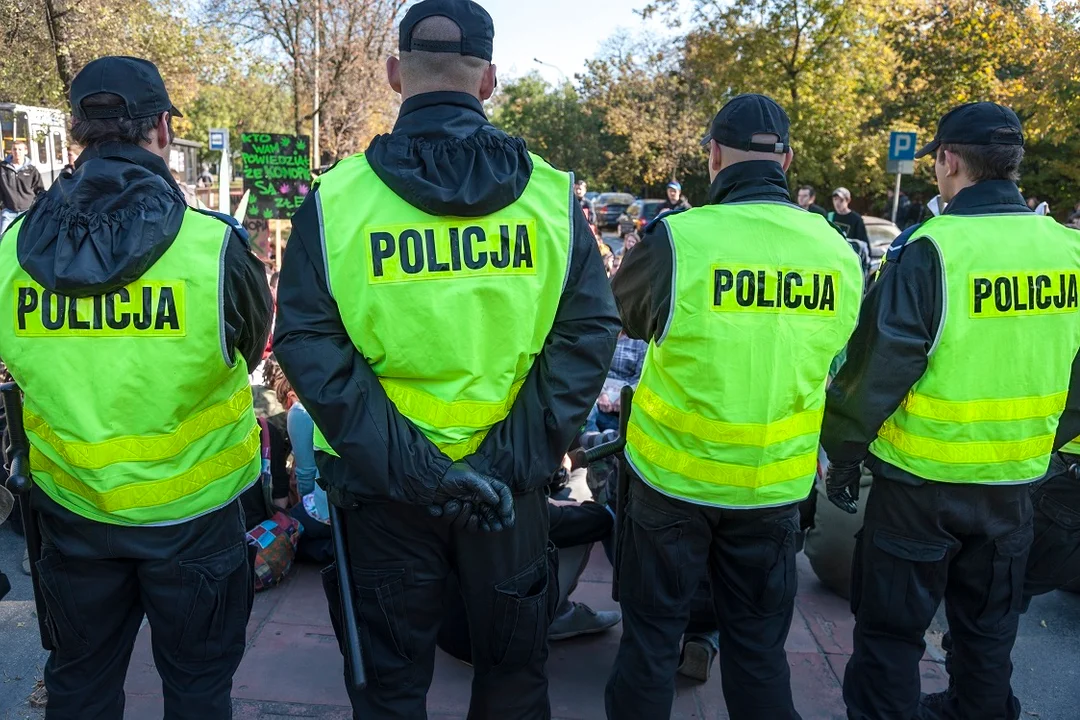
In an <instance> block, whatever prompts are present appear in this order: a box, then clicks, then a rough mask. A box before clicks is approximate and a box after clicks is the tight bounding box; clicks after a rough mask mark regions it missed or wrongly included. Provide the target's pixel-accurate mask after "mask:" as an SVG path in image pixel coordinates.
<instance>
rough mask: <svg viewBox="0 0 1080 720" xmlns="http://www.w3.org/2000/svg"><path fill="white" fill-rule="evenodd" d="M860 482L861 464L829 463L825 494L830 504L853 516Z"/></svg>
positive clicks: (856, 507)
mask: <svg viewBox="0 0 1080 720" xmlns="http://www.w3.org/2000/svg"><path fill="white" fill-rule="evenodd" d="M861 480H862V468H861V463H858V462H854V463H851V462H849V463H831V464H830V465H829V471H828V472H827V473H825V494H826V495H828V496H829V500H830V501H832V504H833V505H835V506H836V507H838V508H840V509H841V510H843V511H844V512H846V513H848V514H850V515H854V514H855V513H856V511H857V509H858V506H857V505H856V503H857V502H858V500H859V483H860V481H861Z"/></svg>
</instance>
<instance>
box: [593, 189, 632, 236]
mask: <svg viewBox="0 0 1080 720" xmlns="http://www.w3.org/2000/svg"><path fill="white" fill-rule="evenodd" d="M633 203H634V196H633V195H631V194H629V193H600V196H599V197H598V198H596V200H594V201H593V212H594V213H595V214H596V226H597V227H598V228H600V229H601V230H603V229H605V228H612V227H616V226H617V225H618V224H619V216H620V215H622V214H623V213H624V212H626V208H628V207H630V206H631V205H632V204H633Z"/></svg>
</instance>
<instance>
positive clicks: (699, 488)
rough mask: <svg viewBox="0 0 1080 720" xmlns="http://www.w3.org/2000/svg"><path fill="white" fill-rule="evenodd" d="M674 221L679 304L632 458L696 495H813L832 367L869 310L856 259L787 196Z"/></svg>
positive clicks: (645, 471) (703, 499) (635, 428)
mask: <svg viewBox="0 0 1080 720" xmlns="http://www.w3.org/2000/svg"><path fill="white" fill-rule="evenodd" d="M664 222H666V224H667V227H668V231H669V235H670V237H671V242H672V247H673V250H674V258H675V267H674V277H675V287H674V288H673V297H672V314H671V318H670V320H669V322H668V327H667V330H666V334H665V335H664V337H663V338H662V339H661V341H660V343H657V342H656V341H653V342H652V343H651V344H650V346H649V351H648V354H647V356H646V359H645V367H644V370H643V372H642V378H641V382H640V384H639V385H638V390H637V394H636V395H635V397H634V404H633V409H632V412H631V416H630V428H629V430H628V433H627V458H628V460H629V461H630V462H631V464H632V465H633V466H634V468H635V470H636V471H637V472H638V473H639V474H640V475H641V476H642V477H643V478H644V479H645V480H646V481H647V482H648V483H649V484H650V485H652V486H654V487H656V488H657V489H658V490H660V491H661V492H663V493H665V494H668V495H671V496H673V497H677V498H682V499H685V500H688V501H690V502H694V503H698V504H705V505H715V506H720V507H735V508H739V507H767V506H771V505H781V504H787V503H793V502H798V501H800V500H803V499H805V498H806V496H807V495H808V494H809V493H810V489H811V485H812V483H813V478H814V474H815V470H816V468H817V450H818V436H819V434H820V432H821V419H822V415H823V411H824V405H825V380H826V377H827V375H828V371H829V366H830V364H831V363H832V360H833V358H834V357H835V356H836V355H837V353H839V352H840V350H841V349H842V348H843V346H844V344H845V343H846V341H847V339H848V337H849V336H850V335H851V332H852V331H853V330H854V327H855V322H856V319H857V315H858V308H859V302H860V298H861V295H862V271H861V268H860V267H859V260H858V258H857V257H856V256H855V254H854V253H852V252H851V248H850V247H849V246H848V244H847V242H846V241H845V240H844V239H843V238H842V237H841V236H840V235H839V234H838V233H837V232H836V230H834V229H833V228H832V227H831V226H830V225H829V224H828V223H827V222H825V220H824V218H822V217H821V216H820V215H812V214H810V213H807V212H805V211H802V210H800V209H798V208H796V207H794V206H790V205H786V204H777V203H746V204H739V203H734V204H722V205H712V206H706V207H703V208H698V209H695V210H689V211H686V212H683V213H680V214H678V215H673V216H671V217H669V218H667V219H666V220H665V221H664ZM720 228H722V231H721V230H720ZM703 238H708V239H709V241H708V242H702V239H703ZM776 258H783V264H782V265H781V264H777V263H776ZM792 358H798V363H799V364H798V367H795V366H793V365H792Z"/></svg>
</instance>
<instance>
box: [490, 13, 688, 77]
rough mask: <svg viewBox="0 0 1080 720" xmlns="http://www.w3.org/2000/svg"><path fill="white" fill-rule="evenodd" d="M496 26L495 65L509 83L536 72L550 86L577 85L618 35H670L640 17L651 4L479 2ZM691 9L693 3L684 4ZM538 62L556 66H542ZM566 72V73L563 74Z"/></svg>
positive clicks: (658, 21) (659, 24) (660, 24)
mask: <svg viewBox="0 0 1080 720" xmlns="http://www.w3.org/2000/svg"><path fill="white" fill-rule="evenodd" d="M478 1H479V2H480V4H481V5H483V6H484V7H485V8H486V9H487V11H488V12H489V13H491V17H492V19H493V20H494V21H495V53H494V55H495V56H494V58H493V59H492V60H493V62H494V63H495V64H496V65H497V66H498V68H499V75H500V76H501V77H503V78H506V79H510V78H512V77H519V76H521V75H525V74H526V73H528V72H531V71H533V70H537V71H539V72H540V74H541V75H542V76H543V77H544V79H546V80H547V81H548V82H551V83H553V84H557V83H559V82H561V81H562V78H563V73H565V74H566V76H567V78H568V79H570V80H572V79H573V76H574V74H575V73H579V72H582V71H583V70H584V69H585V61H586V60H588V59H590V58H592V57H594V56H595V55H596V54H597V52H598V51H599V49H600V46H601V44H602V43H603V41H604V40H606V39H607V38H609V37H611V36H612V35H613V34H615V32H616V31H617V30H619V29H625V30H629V31H631V32H637V31H640V30H642V29H644V30H647V31H649V32H657V33H664V34H669V33H670V31H669V30H668V29H667V27H666V25H665V23H664V21H663V20H662V19H658V18H651V19H650V20H648V21H647V22H646V21H643V20H642V19H641V17H640V16H639V15H637V14H636V13H635V11H636V10H640V9H641V8H642V7H644V6H645V5H646V4H647V2H648V0H478ZM682 1H683V4H684V5H686V6H689V5H690V0H682ZM534 58H538V59H540V60H542V61H544V62H545V63H549V64H550V65H554V66H556V67H557V68H558V69H555V68H553V67H550V66H548V65H540V64H538V63H536V62H534ZM560 71H561V72H560Z"/></svg>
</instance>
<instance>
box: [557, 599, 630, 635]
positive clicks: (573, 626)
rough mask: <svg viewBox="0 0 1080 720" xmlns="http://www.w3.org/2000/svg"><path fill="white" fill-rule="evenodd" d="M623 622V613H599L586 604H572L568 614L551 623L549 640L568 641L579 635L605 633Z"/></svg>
mask: <svg viewBox="0 0 1080 720" xmlns="http://www.w3.org/2000/svg"><path fill="white" fill-rule="evenodd" d="M621 620H622V613H620V612H619V611H618V610H601V611H599V612H597V611H596V610H593V609H592V608H591V607H589V606H588V605H585V604H584V603H578V602H576V603H570V609H569V610H568V611H567V612H565V613H563V614H562V615H560V616H559V617H557V618H555V619H554V620H552V621H551V627H550V628H548V639H549V640H566V639H567V638H572V637H577V636H578V635H592V634H593V633H599V632H604V631H605V630H609V629H611V628H613V627H615V626H616V625H618V624H619V622H620V621H621Z"/></svg>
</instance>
